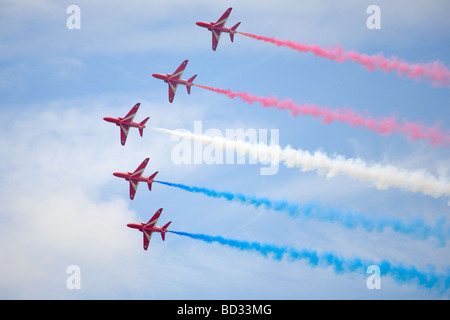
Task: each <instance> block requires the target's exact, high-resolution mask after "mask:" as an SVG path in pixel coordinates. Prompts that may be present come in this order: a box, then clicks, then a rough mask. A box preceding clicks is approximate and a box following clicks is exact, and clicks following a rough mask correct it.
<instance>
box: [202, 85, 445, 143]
mask: <svg viewBox="0 0 450 320" xmlns="http://www.w3.org/2000/svg"><path fill="white" fill-rule="evenodd" d="M195 86H197V87H200V88H203V89H206V90H210V91H213V92H217V93H221V94H224V95H227V96H228V97H230V98H231V99H233V98H235V97H238V98H240V99H241V100H242V101H244V102H247V103H248V104H252V103H254V102H259V103H260V104H261V105H262V106H263V107H276V108H277V109H280V110H282V109H285V110H289V111H290V112H291V114H292V116H293V117H295V116H297V115H299V114H300V115H303V116H306V115H310V116H314V117H316V118H321V119H322V123H326V124H330V123H332V122H333V121H339V122H341V123H348V124H349V125H351V126H355V127H366V128H367V129H369V130H372V131H375V132H377V133H380V134H383V135H386V136H388V135H390V134H392V133H402V134H403V135H406V136H407V137H408V138H409V139H410V140H427V141H428V143H429V144H431V145H433V146H435V147H437V146H442V145H443V146H448V145H450V132H445V133H444V132H442V131H441V129H440V126H439V124H436V125H434V126H433V127H426V126H424V125H422V124H420V123H413V122H408V121H406V120H403V123H402V124H401V123H399V122H398V121H397V119H396V117H395V116H390V117H383V118H378V119H375V118H373V117H371V116H368V115H366V116H363V115H361V114H358V113H356V112H354V111H352V110H351V109H349V108H339V109H335V110H330V109H328V108H327V107H320V106H317V105H315V104H310V103H305V104H296V103H295V102H292V100H290V99H284V100H278V99H277V98H276V97H259V96H256V95H252V94H248V93H245V92H233V91H231V90H229V89H227V90H224V89H218V88H212V87H207V86H202V85H198V84H197V85H195Z"/></svg>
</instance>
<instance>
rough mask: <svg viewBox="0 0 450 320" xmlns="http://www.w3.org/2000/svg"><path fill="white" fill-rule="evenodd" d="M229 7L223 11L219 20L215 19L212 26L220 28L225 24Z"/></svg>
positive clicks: (228, 14) (229, 11)
mask: <svg viewBox="0 0 450 320" xmlns="http://www.w3.org/2000/svg"><path fill="white" fill-rule="evenodd" d="M231 9H232V8H228V9H227V11H225V13H224V14H223V15H222V16H221V17H220V18H219V20H217V22H216V23H214V27H219V28H222V27H223V26H224V25H225V23H226V22H227V19H228V17H229V16H230V13H231Z"/></svg>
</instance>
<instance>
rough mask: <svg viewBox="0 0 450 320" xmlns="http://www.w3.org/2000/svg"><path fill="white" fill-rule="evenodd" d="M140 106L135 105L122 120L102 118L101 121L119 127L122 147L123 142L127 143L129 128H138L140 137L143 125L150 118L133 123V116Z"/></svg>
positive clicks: (138, 104) (142, 132)
mask: <svg viewBox="0 0 450 320" xmlns="http://www.w3.org/2000/svg"><path fill="white" fill-rule="evenodd" d="M140 105H141V104H140V103H136V105H135V106H134V107H133V108H132V109H131V110H130V112H128V114H127V115H126V116H125V117H124V118H121V117H119V118H111V117H104V118H103V120H105V121H108V122H112V123H115V124H116V125H117V126H119V127H120V143H121V144H122V145H123V146H124V145H125V142H126V141H127V137H128V131H129V130H130V128H131V127H133V128H138V129H139V134H140V135H141V137H142V136H143V134H144V128H145V123H146V122H147V120H148V119H150V117H148V118H145V119H144V120H143V121H142V122H140V123H137V122H133V119H134V116H135V115H136V112H137V111H138V109H139V106H140Z"/></svg>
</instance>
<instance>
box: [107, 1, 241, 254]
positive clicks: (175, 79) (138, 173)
mask: <svg viewBox="0 0 450 320" xmlns="http://www.w3.org/2000/svg"><path fill="white" fill-rule="evenodd" d="M231 10H232V8H228V9H227V10H226V11H225V13H224V14H223V15H222V16H221V17H220V18H219V20H217V21H216V22H196V24H197V25H198V26H200V27H203V28H206V29H208V30H209V31H211V33H212V49H213V51H216V49H217V45H218V43H219V39H220V35H221V34H222V32H225V33H228V34H229V35H230V39H231V42H233V40H234V34H235V33H236V32H237V31H236V28H237V27H238V26H239V24H240V22H238V23H237V24H236V25H234V26H233V27H232V28H226V27H225V23H226V21H227V19H228V17H229V15H230V13H231ZM187 64H188V60H184V61H183V62H182V63H181V65H180V66H179V67H178V68H177V69H176V70H175V72H174V73H172V74H170V73H167V74H160V73H154V74H152V76H153V77H155V78H157V79H160V80H163V81H164V82H165V83H167V84H168V86H169V102H170V103H172V102H173V99H174V97H175V92H176V91H177V86H178V85H184V86H186V90H187V93H188V94H191V87H192V86H193V85H194V83H193V81H194V79H195V77H196V76H197V75H194V76H192V77H191V78H189V79H188V80H184V79H181V76H182V75H183V72H184V69H185V68H186V66H187ZM139 106H140V103H136V105H135V106H134V107H133V108H132V109H131V110H130V111H129V112H128V113H127V115H126V116H125V117H123V118H122V117H118V118H113V117H104V118H103V120H105V121H107V122H111V123H114V124H116V125H117V126H119V127H120V143H121V145H122V146H125V143H126V141H127V137H128V132H129V130H130V128H138V129H139V134H140V136H141V137H142V136H143V134H144V129H145V128H146V126H145V124H146V123H147V121H148V119H150V117H147V118H145V119H144V120H142V121H141V122H133V120H134V117H135V115H136V113H137V111H138V110H139ZM149 160H150V158H146V159H145V160H144V161H143V162H142V163H141V164H140V165H139V167H137V169H136V170H135V171H134V172H114V173H113V175H114V176H116V177H118V178H122V179H125V180H126V181H128V182H129V184H130V199H131V200H133V199H134V196H135V194H136V191H137V187H138V185H139V182H146V183H147V185H148V189H149V190H150V191H151V190H152V183H153V182H155V180H154V179H155V176H156V175H157V174H158V171H156V172H155V173H153V174H152V175H151V176H149V177H146V176H144V175H143V172H144V170H145V168H146V167H147V164H148V162H149ZM162 210H163V209H162V208H160V209H159V210H158V211H156V213H155V214H154V215H153V217H152V218H151V219H150V220H149V221H148V222H147V223H144V222H142V223H129V224H127V226H128V227H129V228H132V229H138V230H139V231H141V232H142V233H143V246H144V250H147V248H148V245H149V243H150V239H151V236H152V233H153V232H159V233H160V234H161V238H162V240H163V241H164V240H165V234H166V232H167V231H168V230H167V228H168V226H169V225H170V223H171V222H172V221H170V222H168V223H166V224H165V225H164V226H163V227H159V226H157V225H156V223H157V221H158V219H159V217H160V215H161V212H162Z"/></svg>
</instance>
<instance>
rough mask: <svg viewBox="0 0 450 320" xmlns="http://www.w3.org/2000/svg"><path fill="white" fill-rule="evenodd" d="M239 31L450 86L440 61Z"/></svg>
mask: <svg viewBox="0 0 450 320" xmlns="http://www.w3.org/2000/svg"><path fill="white" fill-rule="evenodd" d="M238 33H239V34H242V35H244V36H247V37H250V38H253V39H257V40H262V41H266V42H270V43H274V44H276V45H277V46H279V47H280V46H286V47H289V48H291V49H294V50H297V51H299V52H312V53H313V54H314V55H315V56H316V57H321V58H328V59H329V60H335V61H337V62H339V63H342V62H346V61H349V60H350V61H353V62H356V63H359V64H362V65H363V66H364V67H366V68H367V69H368V70H369V71H374V70H375V69H379V70H383V71H385V72H392V71H396V72H397V73H399V74H400V75H406V76H408V77H409V78H410V79H415V80H426V79H430V80H431V81H432V84H433V85H436V86H447V87H448V86H450V71H449V70H448V69H447V68H446V66H445V65H444V64H443V63H441V62H439V61H435V62H432V63H428V64H409V63H407V62H405V61H401V60H400V59H398V58H397V57H392V58H391V59H387V58H385V57H383V55H382V54H381V53H380V54H378V55H375V56H369V55H366V54H361V53H358V52H356V51H344V50H343V49H342V48H341V47H340V46H339V45H337V46H335V47H334V48H326V49H324V48H322V47H321V46H319V45H316V44H310V45H306V44H302V43H297V42H293V41H288V40H277V39H275V38H268V37H262V36H257V35H254V34H250V33H244V32H238Z"/></svg>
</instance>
